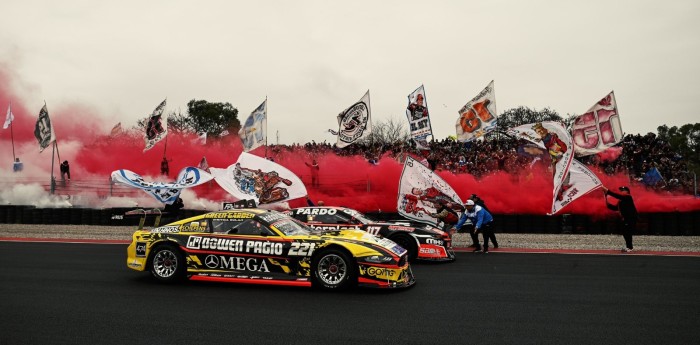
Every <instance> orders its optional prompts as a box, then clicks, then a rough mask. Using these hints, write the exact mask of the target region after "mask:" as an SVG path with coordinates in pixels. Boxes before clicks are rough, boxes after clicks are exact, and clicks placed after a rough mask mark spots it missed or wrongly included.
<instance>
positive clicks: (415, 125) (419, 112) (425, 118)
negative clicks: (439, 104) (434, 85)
mask: <svg viewBox="0 0 700 345" xmlns="http://www.w3.org/2000/svg"><path fill="white" fill-rule="evenodd" d="M406 117H408V123H409V125H410V128H411V138H412V139H413V141H415V142H416V146H417V147H418V149H419V150H428V149H430V147H429V145H428V136H432V135H433V130H432V128H431V126H430V115H429V114H428V100H427V98H426V97H425V88H424V87H423V85H421V86H420V87H418V88H417V89H415V90H414V91H413V92H412V93H411V94H410V95H408V107H406Z"/></svg>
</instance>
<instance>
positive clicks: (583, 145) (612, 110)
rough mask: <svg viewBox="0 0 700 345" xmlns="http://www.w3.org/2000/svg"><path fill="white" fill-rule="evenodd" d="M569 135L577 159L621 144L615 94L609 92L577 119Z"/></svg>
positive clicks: (622, 134)
mask: <svg viewBox="0 0 700 345" xmlns="http://www.w3.org/2000/svg"><path fill="white" fill-rule="evenodd" d="M571 133H572V137H573V138H574V146H575V151H576V156H577V157H581V156H589V155H593V154H596V153H599V152H602V151H605V150H606V149H608V148H609V147H612V146H614V145H615V144H617V143H619V142H621V141H622V139H623V137H624V133H622V126H621V124H620V113H619V112H618V110H617V102H616V101H615V93H614V92H612V91H611V92H610V93H609V94H608V95H607V96H605V97H603V99H601V100H600V101H598V102H597V103H596V104H594V105H593V106H592V107H591V108H590V109H588V110H587V111H586V112H585V113H584V114H583V115H581V116H579V117H577V118H576V120H574V124H573V127H572V129H571Z"/></svg>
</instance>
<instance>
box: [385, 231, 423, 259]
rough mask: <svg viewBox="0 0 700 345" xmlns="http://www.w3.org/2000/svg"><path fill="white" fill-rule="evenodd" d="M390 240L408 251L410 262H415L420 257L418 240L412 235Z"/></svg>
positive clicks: (393, 237)
mask: <svg viewBox="0 0 700 345" xmlns="http://www.w3.org/2000/svg"><path fill="white" fill-rule="evenodd" d="M389 239H390V240H392V241H394V242H396V244H398V245H400V246H401V247H403V249H406V251H408V253H407V254H406V255H407V257H408V261H413V260H415V259H416V258H417V257H418V245H416V240H415V239H413V237H411V236H410V235H405V234H399V235H395V236H391V237H389Z"/></svg>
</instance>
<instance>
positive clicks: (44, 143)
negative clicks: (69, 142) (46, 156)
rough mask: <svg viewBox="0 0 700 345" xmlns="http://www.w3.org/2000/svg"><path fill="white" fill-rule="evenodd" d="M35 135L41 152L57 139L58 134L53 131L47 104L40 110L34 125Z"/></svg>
mask: <svg viewBox="0 0 700 345" xmlns="http://www.w3.org/2000/svg"><path fill="white" fill-rule="evenodd" d="M34 137H35V138H36V140H37V141H39V148H40V149H39V152H43V151H44V149H45V148H47V147H49V145H51V143H52V142H54V141H56V134H55V133H54V131H53V126H52V125H51V119H50V118H49V110H48V109H47V108H46V104H44V106H43V107H42V108H41V110H40V111H39V118H38V119H37V120H36V125H35V126H34Z"/></svg>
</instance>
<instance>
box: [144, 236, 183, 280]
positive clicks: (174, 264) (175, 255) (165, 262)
mask: <svg viewBox="0 0 700 345" xmlns="http://www.w3.org/2000/svg"><path fill="white" fill-rule="evenodd" d="M150 269H151V274H152V275H153V277H155V278H156V279H158V280H160V281H162V282H166V283H170V282H174V281H176V280H180V278H182V277H183V272H184V271H185V258H184V257H183V256H182V253H181V252H180V251H179V250H178V249H177V248H175V247H174V246H171V245H162V246H160V247H157V248H156V249H155V250H154V252H153V257H152V258H151V266H150Z"/></svg>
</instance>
